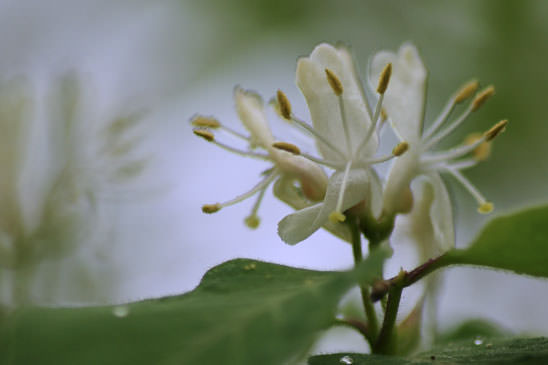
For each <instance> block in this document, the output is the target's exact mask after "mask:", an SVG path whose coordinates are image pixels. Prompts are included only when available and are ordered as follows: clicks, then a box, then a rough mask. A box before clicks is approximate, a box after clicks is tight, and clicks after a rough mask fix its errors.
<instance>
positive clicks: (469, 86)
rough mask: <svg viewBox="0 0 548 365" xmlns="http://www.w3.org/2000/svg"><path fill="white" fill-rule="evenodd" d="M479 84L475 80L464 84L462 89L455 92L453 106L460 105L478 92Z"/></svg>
mask: <svg viewBox="0 0 548 365" xmlns="http://www.w3.org/2000/svg"><path fill="white" fill-rule="evenodd" d="M478 87H479V82H478V81H477V80H472V81H469V82H467V83H466V84H464V86H463V87H461V88H460V90H459V91H458V92H457V95H456V96H455V104H458V103H462V102H463V101H465V100H466V99H468V98H469V97H471V96H472V95H474V93H475V92H476V91H477V90H478Z"/></svg>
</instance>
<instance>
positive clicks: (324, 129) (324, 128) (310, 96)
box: [297, 44, 378, 161]
mask: <svg viewBox="0 0 548 365" xmlns="http://www.w3.org/2000/svg"><path fill="white" fill-rule="evenodd" d="M326 68H327V69H329V70H331V71H332V72H333V73H334V74H335V75H336V76H337V77H338V78H339V79H340V81H341V83H342V86H343V93H342V100H343V106H344V111H345V120H346V123H347V126H348V130H349V135H350V146H348V143H347V141H346V137H345V133H344V129H343V124H342V119H341V113H340V106H339V98H338V97H337V96H336V95H335V93H334V92H333V90H332V89H331V86H330V85H329V83H328V81H327V78H326V74H325V69H326ZM356 75H357V74H356V71H355V69H354V64H353V62H352V59H351V57H350V56H349V53H348V51H346V50H339V49H337V48H335V47H333V46H331V45H329V44H320V45H318V46H317V47H316V48H314V51H312V53H311V54H310V57H305V58H301V59H300V60H299V61H298V63H297V86H298V87H299V88H300V89H301V92H302V93H303V95H304V97H305V99H306V102H307V104H308V108H309V110H310V116H311V118H312V122H313V124H314V128H315V129H316V130H317V131H318V132H319V133H320V134H321V135H323V136H324V137H327V138H329V139H330V140H331V141H332V142H333V144H334V145H336V146H340V150H341V152H344V153H347V148H348V147H350V151H351V152H354V151H355V149H357V147H358V146H359V145H360V143H361V142H362V139H363V138H364V137H365V133H366V131H367V130H368V128H370V126H371V119H370V118H369V114H368V112H367V109H366V106H365V101H364V98H363V95H362V91H361V86H360V85H359V81H358V79H357V77H356ZM377 143H378V142H377V139H376V136H373V138H371V140H370V143H368V144H367V145H366V147H365V148H364V149H363V151H364V152H363V154H364V155H366V156H370V155H372V154H374V153H375V151H376V149H377ZM318 149H319V150H320V153H321V154H322V155H323V156H324V157H325V158H326V159H328V160H334V161H339V160H341V157H340V156H339V155H338V154H336V153H334V152H333V151H332V150H331V149H330V148H328V147H327V146H325V145H322V144H319V145H318Z"/></svg>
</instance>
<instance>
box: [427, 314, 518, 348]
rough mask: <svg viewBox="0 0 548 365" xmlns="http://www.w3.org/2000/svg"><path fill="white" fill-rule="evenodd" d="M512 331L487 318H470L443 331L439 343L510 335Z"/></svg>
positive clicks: (438, 339) (437, 341)
mask: <svg viewBox="0 0 548 365" xmlns="http://www.w3.org/2000/svg"><path fill="white" fill-rule="evenodd" d="M509 335H511V332H510V331H508V330H505V329H504V328H502V327H500V326H498V325H497V324H495V323H493V322H489V321H487V320H485V319H479V318H478V319H469V320H467V321H465V322H463V323H461V324H459V325H457V326H456V327H454V328H451V329H449V330H448V331H446V332H445V333H442V334H441V335H440V336H439V337H438V338H437V340H436V343H437V344H440V345H441V344H448V343H451V342H458V341H464V340H469V341H474V340H478V341H481V340H482V339H483V338H499V337H508V336H509Z"/></svg>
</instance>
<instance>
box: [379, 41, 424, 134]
mask: <svg viewBox="0 0 548 365" xmlns="http://www.w3.org/2000/svg"><path fill="white" fill-rule="evenodd" d="M387 63H392V76H391V78H390V82H389V84H388V89H387V91H386V93H385V95H384V102H383V105H384V108H385V109H386V111H387V113H388V116H389V117H390V119H391V121H392V124H393V125H394V127H395V128H396V129H397V131H398V132H399V133H400V135H401V137H403V139H404V140H406V141H408V142H415V141H418V140H419V137H420V135H421V133H422V121H423V118H424V115H423V113H424V99H425V93H426V76H427V72H426V69H425V67H424V65H423V63H422V60H421V58H420V56H419V53H418V51H417V49H416V48H415V46H413V45H412V44H409V43H406V44H404V45H402V46H401V47H400V49H399V51H398V54H397V55H396V54H395V53H393V52H387V51H381V52H379V53H377V54H376V55H375V56H374V57H373V59H372V60H371V63H370V65H369V83H370V86H371V87H372V88H373V89H374V90H376V88H377V82H378V79H379V75H380V73H381V71H382V69H383V68H384V66H386V64H387Z"/></svg>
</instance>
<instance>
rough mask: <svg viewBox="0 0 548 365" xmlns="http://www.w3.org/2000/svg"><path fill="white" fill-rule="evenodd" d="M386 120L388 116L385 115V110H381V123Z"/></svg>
mask: <svg viewBox="0 0 548 365" xmlns="http://www.w3.org/2000/svg"><path fill="white" fill-rule="evenodd" d="M387 119H388V114H387V113H386V109H384V108H381V123H384V122H386V120H387Z"/></svg>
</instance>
